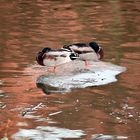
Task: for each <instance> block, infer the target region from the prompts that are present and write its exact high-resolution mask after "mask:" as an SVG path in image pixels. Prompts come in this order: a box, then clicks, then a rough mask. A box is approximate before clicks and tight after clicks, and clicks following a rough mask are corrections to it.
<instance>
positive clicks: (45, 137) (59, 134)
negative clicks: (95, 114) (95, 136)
mask: <svg viewBox="0 0 140 140" xmlns="http://www.w3.org/2000/svg"><path fill="white" fill-rule="evenodd" d="M83 135H84V133H83V131H82V130H69V129H65V128H57V127H49V126H46V127H43V126H38V127H37V128H36V129H29V130H25V129H21V130H20V131H19V132H18V133H16V134H15V135H14V136H13V138H14V139H15V140H19V139H22V138H28V139H33V140H62V139H64V138H80V137H81V136H83Z"/></svg>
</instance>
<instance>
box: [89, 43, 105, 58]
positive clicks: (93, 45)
mask: <svg viewBox="0 0 140 140" xmlns="http://www.w3.org/2000/svg"><path fill="white" fill-rule="evenodd" d="M89 46H90V47H91V48H92V49H93V50H94V51H95V52H96V53H97V55H99V59H102V58H103V57H104V52H103V49H102V47H100V46H99V45H98V44H97V43H96V42H90V43H89Z"/></svg>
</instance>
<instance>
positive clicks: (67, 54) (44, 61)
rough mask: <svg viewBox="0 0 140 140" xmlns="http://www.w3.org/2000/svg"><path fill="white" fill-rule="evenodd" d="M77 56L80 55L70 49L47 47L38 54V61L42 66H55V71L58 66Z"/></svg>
mask: <svg viewBox="0 0 140 140" xmlns="http://www.w3.org/2000/svg"><path fill="white" fill-rule="evenodd" d="M77 58H79V55H78V54H77V53H74V52H73V51H71V50H69V49H59V50H53V49H51V48H49V47H45V48H43V49H42V51H40V52H39V53H38V54H37V56H36V61H37V63H38V64H39V65H41V66H47V67H53V72H55V69H56V67H57V66H59V65H62V64H64V63H68V62H70V61H73V60H75V59H77Z"/></svg>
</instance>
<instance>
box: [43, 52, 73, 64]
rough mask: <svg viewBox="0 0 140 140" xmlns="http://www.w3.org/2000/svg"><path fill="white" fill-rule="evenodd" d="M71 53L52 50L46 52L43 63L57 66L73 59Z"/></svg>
mask: <svg viewBox="0 0 140 140" xmlns="http://www.w3.org/2000/svg"><path fill="white" fill-rule="evenodd" d="M70 55H71V52H66V51H50V52H47V53H45V54H44V59H43V64H44V65H45V66H47V67H56V66H59V65H62V64H64V63H67V62H70V61H72V60H71V59H70Z"/></svg>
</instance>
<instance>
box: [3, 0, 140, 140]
mask: <svg viewBox="0 0 140 140" xmlns="http://www.w3.org/2000/svg"><path fill="white" fill-rule="evenodd" d="M139 7H140V2H139V1H137V0H129V1H128V0H127V1H126V0H124V1H122V0H118V1H114V0H106V1H99V0H98V1H97V0H94V1H92V0H88V1H85V0H81V1H73V0H71V1H62V0H60V1H49V0H48V1H43V0H36V1H21V0H19V1H8V0H1V4H0V20H1V23H0V112H1V113H0V132H1V133H0V138H4V137H5V138H9V139H11V137H12V136H16V135H18V134H19V133H18V132H23V133H25V132H29V131H30V133H28V134H29V137H30V138H31V139H33V137H34V134H35V135H36V137H37V136H38V137H39V136H40V133H43V134H44V135H46V134H48V133H49V135H51V136H53V137H55V135H53V134H54V133H56V136H57V137H55V138H58V139H63V138H65V139H68V138H72V136H69V135H68V136H69V137H66V136H65V137H63V134H64V133H65V132H68V133H69V132H70V133H74V134H73V135H75V138H73V139H76V138H77V139H91V138H93V137H94V136H95V134H97V135H96V139H105V138H108V137H113V138H114V136H118V137H119V136H124V139H125V137H128V138H127V139H128V140H138V139H139V137H140V134H139V129H140V126H139V123H140V111H139V110H140V104H139V90H140V82H139V77H140V76H139V71H140V63H139V61H140V55H139V51H140V48H139V46H140V41H139V32H140V25H139V14H140V10H139ZM92 40H94V41H96V42H97V43H99V44H100V45H101V46H102V47H103V48H104V50H105V59H104V61H106V62H111V63H113V64H115V65H119V66H122V67H126V68H127V71H126V72H124V73H122V74H121V75H119V76H117V77H116V78H117V79H118V81H117V82H115V83H110V84H107V85H103V86H95V87H87V88H82V89H77V88H76V89H75V90H72V91H70V92H69V93H65V94H56V93H55V92H53V93H54V94H50V95H46V94H44V92H43V91H44V90H46V88H45V87H44V85H38V86H39V87H40V88H41V89H40V88H37V87H36V81H35V80H36V78H37V77H38V76H40V75H42V74H41V72H40V73H39V74H37V73H34V72H25V71H27V69H28V68H29V67H30V66H28V65H34V61H35V56H36V53H37V52H38V50H40V49H41V48H43V47H46V46H48V47H52V48H54V49H57V48H60V47H61V46H63V45H64V44H72V43H76V42H89V41H92ZM35 65H36V64H35ZM44 69H45V68H44ZM37 71H38V70H37ZM44 71H45V70H44ZM66 73H67V72H66V71H65V74H66ZM65 74H64V75H65ZM45 86H46V85H45ZM42 90H43V91H42ZM52 90H55V89H52ZM40 103H41V105H40ZM38 105H39V106H38ZM36 106H37V108H35V109H34V107H36ZM24 113H25V114H24ZM66 128H67V129H66ZM50 129H51V130H50ZM59 130H60V131H61V132H60V131H59ZM73 130H78V131H76V132H75V131H73ZM58 131H59V133H61V134H60V135H58V134H57V132H58ZM62 131H63V132H64V133H63V132H62ZM53 132H54V133H53ZM77 133H78V136H77V135H76V134H77ZM84 134H86V135H84ZM100 134H104V135H100ZM24 136H25V135H24ZM24 136H21V137H22V138H23V137H24ZM59 136H60V137H59ZM92 136H93V137H92ZM46 137H47V136H46ZM24 138H25V139H26V138H27V137H24ZM24 138H23V139H24ZM94 138H95V137H94ZM113 138H112V139H113ZM119 138H120V137H119ZM121 138H122V137H121ZM27 139H28V138H27Z"/></svg>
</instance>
